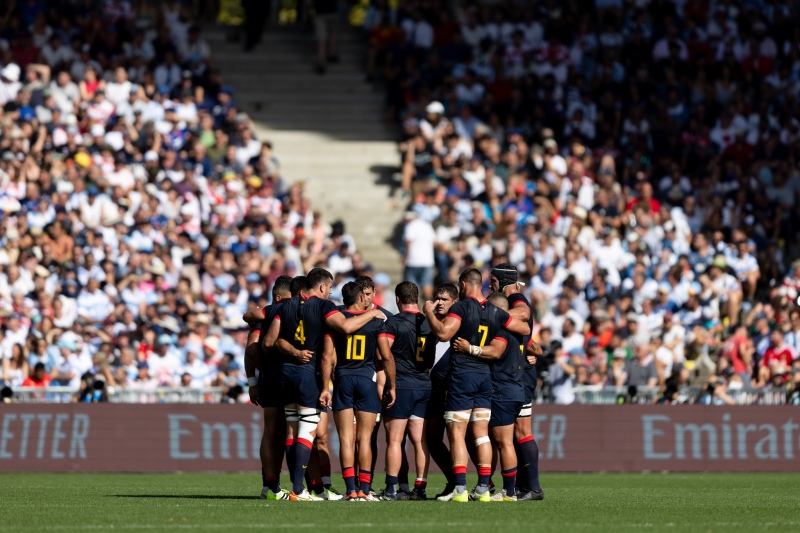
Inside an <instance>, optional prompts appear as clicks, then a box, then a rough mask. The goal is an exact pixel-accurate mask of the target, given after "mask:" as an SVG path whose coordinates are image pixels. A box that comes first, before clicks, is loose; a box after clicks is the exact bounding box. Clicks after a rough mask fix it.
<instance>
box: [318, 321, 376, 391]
mask: <svg viewBox="0 0 800 533" xmlns="http://www.w3.org/2000/svg"><path fill="white" fill-rule="evenodd" d="M365 312H366V311H359V312H355V311H346V310H345V311H342V314H344V316H345V318H350V317H352V316H356V315H360V314H363V313H365ZM382 331H383V321H382V320H380V319H378V318H374V319H372V320H370V321H369V322H368V323H367V325H366V326H364V327H363V328H361V329H360V330H358V331H357V332H355V333H353V334H352V335H345V334H344V333H339V332H338V331H331V330H328V333H326V334H325V336H326V337H331V338H332V339H333V345H334V347H335V348H336V368H335V369H334V377H336V378H338V377H341V376H364V377H368V378H370V379H372V378H373V377H374V375H375V352H376V351H377V349H378V335H379V334H380V333H381V332H382Z"/></svg>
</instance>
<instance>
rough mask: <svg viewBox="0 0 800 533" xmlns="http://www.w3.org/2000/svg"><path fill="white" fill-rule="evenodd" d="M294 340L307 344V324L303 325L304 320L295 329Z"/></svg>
mask: <svg viewBox="0 0 800 533" xmlns="http://www.w3.org/2000/svg"><path fill="white" fill-rule="evenodd" d="M294 340H296V341H297V342H299V343H300V344H302V345H305V343H306V328H305V326H303V321H302V320H301V321H300V323H299V324H298V325H297V329H296V330H295V331H294Z"/></svg>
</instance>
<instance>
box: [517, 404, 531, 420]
mask: <svg viewBox="0 0 800 533" xmlns="http://www.w3.org/2000/svg"><path fill="white" fill-rule="evenodd" d="M530 416H531V404H529V403H526V404H525V405H523V406H522V409H520V411H519V414H518V415H517V418H530Z"/></svg>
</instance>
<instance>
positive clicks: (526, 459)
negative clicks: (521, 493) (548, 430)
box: [518, 436, 542, 491]
mask: <svg viewBox="0 0 800 533" xmlns="http://www.w3.org/2000/svg"><path fill="white" fill-rule="evenodd" d="M518 445H519V450H520V455H519V456H518V457H519V463H520V465H521V466H522V470H524V471H525V478H527V479H526V482H525V488H527V489H531V490H535V491H540V490H542V487H540V486H539V445H538V444H536V441H535V440H534V438H533V436H529V437H525V438H523V439H521V440H520V441H518Z"/></svg>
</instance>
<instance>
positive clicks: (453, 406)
mask: <svg viewBox="0 0 800 533" xmlns="http://www.w3.org/2000/svg"><path fill="white" fill-rule="evenodd" d="M476 407H481V408H484V409H491V408H492V376H491V374H480V373H478V372H468V373H465V374H457V375H451V376H450V385H449V387H448V389H447V401H446V402H445V410H446V411H470V410H472V409H475V408H476Z"/></svg>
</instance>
